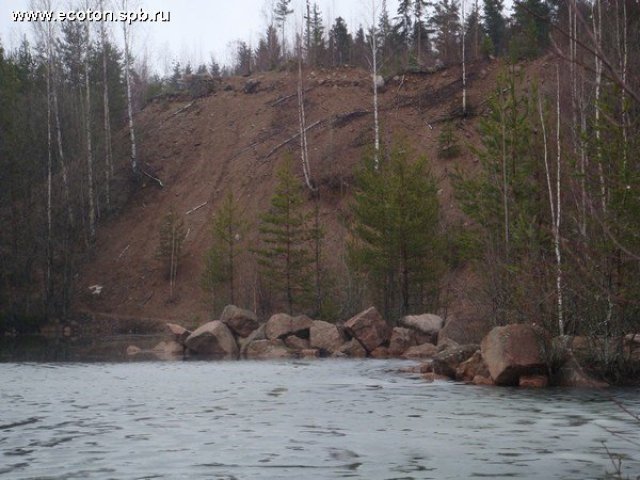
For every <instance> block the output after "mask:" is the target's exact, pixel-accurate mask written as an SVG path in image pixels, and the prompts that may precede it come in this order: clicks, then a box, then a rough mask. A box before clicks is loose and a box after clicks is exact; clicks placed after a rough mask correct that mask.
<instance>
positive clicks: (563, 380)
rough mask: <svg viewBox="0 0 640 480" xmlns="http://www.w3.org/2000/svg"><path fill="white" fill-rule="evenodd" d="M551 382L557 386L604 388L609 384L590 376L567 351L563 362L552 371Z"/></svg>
mask: <svg viewBox="0 0 640 480" xmlns="http://www.w3.org/2000/svg"><path fill="white" fill-rule="evenodd" d="M551 382H552V383H553V384H554V385H556V386H559V387H575V388H604V387H608V386H609V384H607V383H606V382H603V381H601V380H598V379H597V378H594V377H593V376H591V375H590V374H589V373H588V372H587V371H586V370H585V369H584V368H582V365H580V362H579V361H578V359H577V358H576V356H575V355H574V354H573V353H569V355H568V358H567V360H566V361H565V362H564V364H563V365H562V366H561V367H560V368H559V369H558V370H557V371H556V372H555V373H554V375H553V377H552V378H551Z"/></svg>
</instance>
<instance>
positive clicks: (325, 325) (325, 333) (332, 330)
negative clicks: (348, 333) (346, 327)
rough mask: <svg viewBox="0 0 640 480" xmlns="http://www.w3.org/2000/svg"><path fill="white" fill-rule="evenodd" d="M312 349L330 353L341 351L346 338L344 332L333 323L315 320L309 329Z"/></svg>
mask: <svg viewBox="0 0 640 480" xmlns="http://www.w3.org/2000/svg"><path fill="white" fill-rule="evenodd" d="M309 340H310V343H311V348H317V349H319V350H324V351H326V352H329V353H334V352H337V351H338V350H340V347H341V346H342V345H343V344H344V342H345V338H344V335H343V333H342V331H341V330H340V329H339V328H338V327H337V326H336V325H334V324H333V323H329V322H323V321H322V320H315V321H314V322H313V323H312V325H311V328H310V329H309Z"/></svg>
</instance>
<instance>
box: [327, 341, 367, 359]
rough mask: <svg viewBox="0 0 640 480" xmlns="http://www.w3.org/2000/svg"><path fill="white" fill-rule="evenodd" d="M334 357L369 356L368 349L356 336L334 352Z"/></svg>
mask: <svg viewBox="0 0 640 480" xmlns="http://www.w3.org/2000/svg"><path fill="white" fill-rule="evenodd" d="M333 356H334V357H342V356H346V357H352V358H364V357H366V356H367V351H366V350H365V348H364V347H363V346H362V344H361V343H360V342H359V341H358V340H357V339H355V338H352V339H351V340H350V341H348V342H347V343H345V344H344V345H342V346H341V347H340V350H338V351H337V352H335V353H334V354H333Z"/></svg>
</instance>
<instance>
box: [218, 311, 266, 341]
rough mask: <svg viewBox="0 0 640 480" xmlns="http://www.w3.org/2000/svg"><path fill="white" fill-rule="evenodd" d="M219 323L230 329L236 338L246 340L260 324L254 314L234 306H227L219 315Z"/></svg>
mask: <svg viewBox="0 0 640 480" xmlns="http://www.w3.org/2000/svg"><path fill="white" fill-rule="evenodd" d="M220 321H221V322H222V323H224V324H225V325H226V326H227V327H229V328H230V329H231V331H232V332H233V333H235V334H236V335H237V336H239V337H242V338H246V337H248V336H249V335H251V332H253V331H254V330H256V329H257V328H258V327H259V326H260V323H259V322H258V317H257V316H256V314H255V313H253V312H252V311H250V310H244V309H242V308H239V307H236V306H235V305H227V306H226V307H224V310H223V311H222V315H220Z"/></svg>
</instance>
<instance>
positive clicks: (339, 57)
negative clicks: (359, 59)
mask: <svg viewBox="0 0 640 480" xmlns="http://www.w3.org/2000/svg"><path fill="white" fill-rule="evenodd" d="M329 35H330V38H331V41H332V44H333V49H332V52H333V56H334V60H333V62H334V65H345V64H347V63H348V62H349V54H350V52H351V48H352V43H353V40H352V38H351V34H349V30H348V28H347V24H346V22H345V21H344V19H343V18H342V17H338V18H336V22H335V23H334V25H333V27H332V28H331V32H330V33H329Z"/></svg>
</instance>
